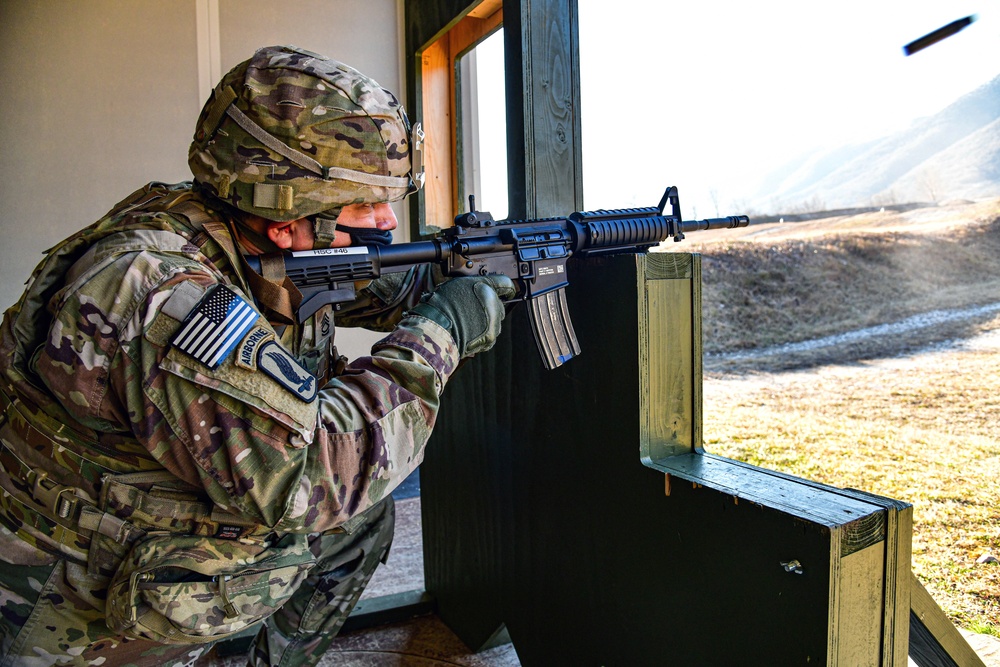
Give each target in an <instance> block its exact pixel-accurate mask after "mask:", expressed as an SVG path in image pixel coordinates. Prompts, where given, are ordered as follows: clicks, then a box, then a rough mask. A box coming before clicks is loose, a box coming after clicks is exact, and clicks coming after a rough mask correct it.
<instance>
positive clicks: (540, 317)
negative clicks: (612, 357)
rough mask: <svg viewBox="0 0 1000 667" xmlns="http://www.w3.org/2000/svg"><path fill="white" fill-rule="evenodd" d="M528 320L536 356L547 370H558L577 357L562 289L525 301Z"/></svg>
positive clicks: (578, 345) (576, 348) (575, 341)
mask: <svg viewBox="0 0 1000 667" xmlns="http://www.w3.org/2000/svg"><path fill="white" fill-rule="evenodd" d="M528 320H529V321H530V322H531V333H532V334H534V336H535V343H536V344H537V345H538V353H539V354H540V355H541V356H542V361H543V362H544V363H545V368H547V369H548V370H552V369H553V368H558V367H559V366H562V365H563V364H564V363H566V362H567V361H569V360H570V359H572V358H573V357H575V356H576V355H578V354H580V344H579V343H578V342H577V340H576V332H575V331H573V322H572V320H570V318H569V307H568V306H567V305H566V290H565V289H564V288H559V289H557V290H553V291H551V292H546V293H544V294H541V295H539V296H536V297H534V298H532V299H529V300H528Z"/></svg>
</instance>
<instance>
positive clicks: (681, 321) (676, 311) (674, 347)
mask: <svg viewBox="0 0 1000 667" xmlns="http://www.w3.org/2000/svg"><path fill="white" fill-rule="evenodd" d="M700 262H701V258H700V257H698V256H696V255H690V254H686V253H655V254H651V255H649V256H648V257H647V258H646V261H645V264H644V267H645V269H644V270H645V274H644V275H643V276H642V285H641V288H640V290H639V313H638V316H639V340H638V346H639V367H640V368H648V369H650V372H649V373H643V374H641V376H640V385H639V401H640V403H641V408H640V409H641V411H642V413H643V422H642V426H641V428H642V430H641V432H640V441H639V452H640V458H641V459H642V461H643V462H645V463H649V462H650V461H654V460H657V459H662V458H665V457H668V456H674V455H677V454H683V453H686V452H691V451H694V450H696V449H700V446H701V443H700V442H699V441H697V440H696V434H697V433H698V432H699V431H698V429H697V428H696V426H695V424H696V422H697V421H699V420H700V418H701V412H700V410H697V409H696V406H698V407H700V396H699V395H698V393H697V391H696V387H700V386H701V374H700V373H697V374H696V367H695V363H694V360H695V357H696V356H697V357H700V355H701V340H700V339H701V336H700V331H697V330H696V327H695V322H696V319H695V315H694V312H695V305H694V304H695V302H696V301H697V300H698V298H699V297H700V291H701V290H700V284H698V283H695V282H694V281H693V280H692V276H693V274H694V272H695V270H696V268H697V266H696V265H698V266H700Z"/></svg>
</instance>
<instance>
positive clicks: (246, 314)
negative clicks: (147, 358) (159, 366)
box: [173, 285, 257, 368]
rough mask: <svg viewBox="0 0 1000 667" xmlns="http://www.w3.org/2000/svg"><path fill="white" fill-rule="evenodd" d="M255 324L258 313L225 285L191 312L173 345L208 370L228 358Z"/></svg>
mask: <svg viewBox="0 0 1000 667" xmlns="http://www.w3.org/2000/svg"><path fill="white" fill-rule="evenodd" d="M256 321H257V311H256V310H254V309H253V306H251V305H250V304H249V303H247V302H246V301H245V300H244V299H243V298H241V297H240V296H239V295H238V294H236V293H235V292H233V291H232V290H231V289H229V288H228V287H226V286H225V285H216V286H215V287H214V288H213V289H212V291H211V292H209V293H208V295H207V296H206V297H205V298H204V299H202V301H201V303H200V304H199V305H198V307H197V308H195V309H194V310H193V311H191V314H190V315H188V317H187V319H186V320H185V321H184V325H183V326H182V327H181V330H180V331H178V332H177V335H175V336H174V340H173V345H174V347H176V348H177V349H178V350H180V351H181V352H184V353H185V354H188V355H190V356H192V357H194V358H195V359H197V360H198V361H200V362H201V363H203V364H205V365H206V366H208V367H209V368H215V367H216V366H218V365H219V364H221V363H222V361H223V360H224V359H225V358H226V357H227V356H228V355H229V353H230V352H232V351H233V349H234V348H235V347H236V344H237V343H239V342H240V339H242V338H243V336H244V335H245V334H246V333H247V332H248V331H249V330H250V329H251V328H252V327H253V325H254V323H255V322H256Z"/></svg>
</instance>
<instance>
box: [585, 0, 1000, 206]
mask: <svg viewBox="0 0 1000 667" xmlns="http://www.w3.org/2000/svg"><path fill="white" fill-rule="evenodd" d="M579 6H580V45H581V46H580V51H581V80H582V83H581V86H582V95H583V99H582V107H583V109H582V122H583V149H584V179H585V180H584V182H585V189H584V197H585V204H586V208H588V209H594V208H609V207H618V206H621V205H625V204H638V205H641V204H645V205H649V204H650V203H652V204H655V203H656V201H657V200H658V199H659V196H660V194H661V193H662V190H663V188H664V187H665V186H666V185H670V184H673V185H677V186H678V187H679V188H680V193H681V202H682V204H684V209H685V217H690V216H692V211H693V209H697V211H696V212H697V214H698V216H699V217H707V216H714V215H715V211H714V210H710V209H713V208H714V205H713V204H712V198H711V197H710V195H709V192H710V191H711V190H713V189H714V190H715V191H716V197H715V199H718V200H719V204H720V208H728V207H729V206H731V205H739V203H740V201H741V200H742V199H745V198H746V197H748V196H749V194H750V193H752V192H753V191H754V190H755V189H756V185H757V181H758V180H759V178H760V177H762V176H763V175H764V174H765V173H767V172H768V171H769V170H770V169H772V168H774V167H776V166H779V165H781V164H783V163H785V162H787V161H788V160H789V159H791V158H793V157H795V156H796V155H798V154H800V153H801V152H802V151H804V150H806V149H808V148H812V147H819V146H827V147H832V146H836V145H843V144H844V143H851V142H855V141H861V140H865V139H871V138H874V137H877V136H881V135H883V134H885V133H887V132H891V131H893V130H897V129H902V128H903V127H905V126H906V125H907V124H909V123H910V122H912V121H913V120H914V119H916V118H919V117H922V116H927V115H931V114H934V113H936V112H937V111H940V110H941V109H942V108H944V107H945V106H947V104H948V103H950V102H951V101H953V100H954V99H955V98H957V97H959V96H960V95H962V94H964V93H967V92H969V91H971V90H974V89H975V88H977V87H978V86H980V85H982V84H984V83H986V82H987V81H989V80H991V79H992V78H994V77H995V76H997V75H998V74H1000V2H998V0H936V1H929V0H837V1H836V2H808V1H803V0H761V1H757V2H744V1H736V0H729V1H723V0H699V2H669V3H668V2H662V3H650V2H648V1H647V0H615V1H614V2H606V1H604V0H580V3H579ZM970 14H977V15H978V20H977V21H976V22H975V23H973V24H972V25H971V26H969V27H968V28H966V29H965V30H964V31H962V32H960V33H958V34H957V35H954V36H952V37H950V38H948V39H946V40H944V41H942V42H939V43H937V44H936V45H934V46H931V47H929V48H928V49H926V50H924V51H921V52H919V53H916V54H914V55H912V56H909V57H905V56H904V55H903V51H902V47H903V45H904V44H906V43H908V42H910V41H912V40H914V39H916V38H917V37H920V36H922V35H924V34H926V33H928V32H931V31H932V30H935V29H937V28H939V27H941V26H943V25H945V24H948V23H950V22H952V21H954V20H956V19H959V18H961V17H964V16H967V15H970ZM623 200H624V201H623ZM739 212H740V211H728V210H721V211H720V214H722V215H726V214H728V213H739Z"/></svg>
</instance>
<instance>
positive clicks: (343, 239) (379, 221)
mask: <svg viewBox="0 0 1000 667" xmlns="http://www.w3.org/2000/svg"><path fill="white" fill-rule="evenodd" d="M398 224H399V222H398V221H397V220H396V213H395V212H394V211H393V210H392V207H391V206H389V205H388V204H351V205H350V206H345V207H344V208H343V209H341V211H340V215H338V216H337V226H338V227H340V226H341V225H343V226H344V227H354V228H355V229H377V230H379V231H380V232H391V231H392V230H394V229H396V226H397V225H398ZM349 245H351V237H350V236H348V234H347V233H346V232H342V231H340V230H337V231H336V232H334V239H333V243H332V246H333V247H334V248H346V247H347V246H349Z"/></svg>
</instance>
